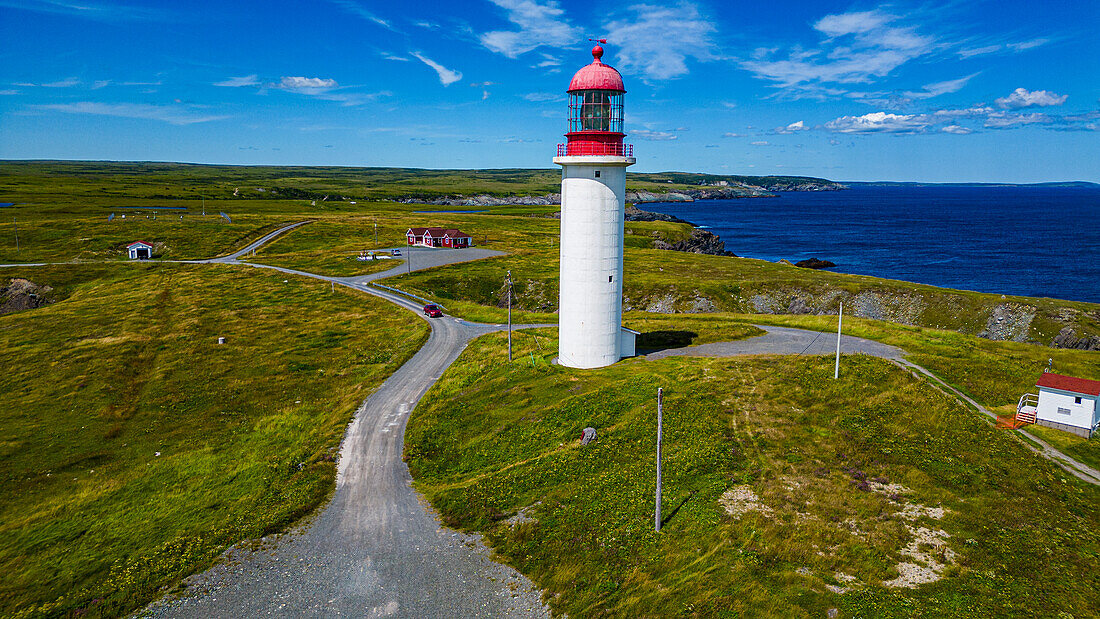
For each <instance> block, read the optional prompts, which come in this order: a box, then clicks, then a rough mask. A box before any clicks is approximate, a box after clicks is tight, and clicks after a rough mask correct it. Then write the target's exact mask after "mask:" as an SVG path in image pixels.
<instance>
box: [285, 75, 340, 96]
mask: <svg viewBox="0 0 1100 619" xmlns="http://www.w3.org/2000/svg"><path fill="white" fill-rule="evenodd" d="M339 85H340V84H338V83H337V82H336V80H334V79H330V78H320V77H298V76H290V77H284V78H283V79H281V80H279V83H278V84H276V85H275V87H276V88H282V89H283V90H293V91H296V92H305V93H306V94H310V91H316V90H331V89H333V88H336V87H337V86H339Z"/></svg>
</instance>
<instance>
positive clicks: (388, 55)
mask: <svg viewBox="0 0 1100 619" xmlns="http://www.w3.org/2000/svg"><path fill="white" fill-rule="evenodd" d="M382 57H383V58H385V59H386V60H394V61H397V62H409V59H408V58H406V57H404V56H398V55H397V54H391V53H389V52H382Z"/></svg>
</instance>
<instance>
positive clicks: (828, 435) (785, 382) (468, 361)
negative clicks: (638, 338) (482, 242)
mask: <svg viewBox="0 0 1100 619" xmlns="http://www.w3.org/2000/svg"><path fill="white" fill-rule="evenodd" d="M540 335H541V337H540V338H539V339H540V340H541V348H540V347H538V346H537V345H536V343H535V338H534V337H531V336H530V335H526V334H525V335H524V336H520V337H519V338H517V340H516V346H517V354H516V359H517V361H516V362H514V363H511V364H509V363H507V361H506V359H505V355H506V352H505V343H504V339H503V336H501V335H499V334H494V335H489V336H484V337H483V338H481V339H479V340H478V341H476V342H475V343H474V344H472V345H471V346H470V347H469V348H468V349H467V350H466V351H465V352H464V353H463V355H462V357H461V358H460V359H459V360H458V361H457V362H456V363H455V364H454V365H453V366H452V367H451V368H450V369H449V370H448V372H447V373H446V374H445V375H444V376H443V378H442V379H441V380H440V381H439V382H438V383H437V384H436V386H435V387H433V388H432V390H431V391H430V392H429V394H428V397H426V398H425V399H424V400H423V401H422V403H421V404H420V406H418V407H417V409H416V411H415V412H414V413H413V416H412V418H411V420H410V423H409V428H408V430H407V434H406V450H405V458H406V461H407V462H408V464H409V468H410V470H411V471H412V473H413V476H414V478H415V479H416V482H415V483H416V487H417V489H419V490H420V491H421V492H423V493H424V494H425V495H426V496H427V497H428V498H429V499H430V500H431V501H432V504H433V505H434V506H435V507H436V508H437V509H438V510H439V511H440V513H441V514H442V517H443V519H444V521H445V522H446V523H447V524H449V525H451V526H454V527H458V528H461V529H467V530H476V531H481V532H483V533H485V535H486V538H487V539H488V540H489V542H490V543H491V545H492V546H493V548H494V549H495V551H496V553H497V556H498V557H499V558H500V559H501V560H503V561H506V562H507V563H509V564H510V565H513V566H515V567H516V568H517V569H519V570H520V571H522V572H523V573H525V574H527V575H528V576H530V577H531V578H532V579H534V581H535V582H536V584H538V585H539V586H540V587H542V588H543V589H544V590H545V591H546V596H547V600H548V602H549V604H550V606H551V608H552V609H553V610H554V611H555V613H561V614H567V615H569V616H573V617H594V616H614V617H668V616H685V617H737V616H751V617H822V616H826V614H827V612H828V611H829V610H830V609H838V611H839V613H840V615H839V616H842V617H914V616H915V617H979V616H980V617H1011V616H1045V617H1054V616H1059V617H1084V616H1092V611H1090V610H1088V609H1095V608H1097V607H1098V606H1100V575H1098V574H1097V573H1096V571H1095V570H1094V569H1093V567H1094V566H1095V565H1096V563H1097V560H1098V558H1100V532H1098V531H1100V529H1098V525H1100V489H1098V488H1097V487H1095V486H1092V485H1088V484H1084V483H1080V482H1077V481H1076V480H1075V478H1073V477H1071V476H1069V475H1068V474H1066V473H1064V472H1063V471H1062V470H1061V469H1059V468H1057V467H1056V466H1055V465H1053V464H1051V463H1050V462H1048V461H1046V460H1043V459H1040V458H1038V457H1036V456H1034V455H1033V454H1032V453H1031V452H1029V451H1027V450H1026V449H1025V448H1024V446H1023V445H1022V444H1021V443H1020V442H1019V441H1018V440H1017V439H1016V438H1015V437H1013V436H1012V434H1010V433H1008V432H1005V431H1003V430H995V429H993V428H992V427H991V426H990V424H989V423H987V422H986V421H985V420H984V419H983V418H981V417H980V416H979V415H977V414H976V413H975V412H973V411H971V410H968V409H967V408H964V407H963V406H961V405H960V404H959V403H958V402H957V401H955V400H954V399H951V398H948V397H946V396H945V395H944V394H943V393H941V392H939V391H938V390H936V389H934V388H933V387H931V386H930V385H928V384H927V383H926V382H924V381H923V380H921V379H918V378H916V377H915V376H913V375H912V374H910V373H909V372H907V371H905V370H903V369H900V368H899V367H897V366H895V365H892V364H890V363H889V362H886V361H883V360H879V359H874V358H871V357H865V356H850V357H845V359H844V361H843V362H842V371H841V378H840V380H838V381H834V380H833V379H832V372H833V360H832V358H830V357H797V358H779V357H768V356H765V357H745V358H735V359H697V358H684V357H681V358H675V357H674V358H666V359H662V360H660V361H647V360H645V359H632V360H627V361H624V362H621V363H619V364H616V365H615V366H612V367H609V368H604V369H600V370H573V369H569V368H562V367H559V366H555V365H552V364H551V363H550V359H551V358H552V357H553V355H554V354H555V351H554V349H555V346H554V345H553V343H552V338H553V332H552V331H546V332H543V333H541V334H540ZM548 340H549V341H548ZM978 347H979V348H980V346H978ZM658 387H663V389H664V394H665V398H664V440H663V443H664V450H663V451H664V466H663V473H664V475H663V490H664V493H663V494H664V500H663V516H664V518H663V520H664V524H663V528H662V530H661V532H660V533H656V532H655V531H654V492H655V479H654V475H655V470H656V454H655V437H656V392H657V388H658ZM589 426H591V427H593V428H595V429H596V431H597V435H598V440H597V441H596V442H595V443H592V444H590V445H588V446H581V444H580V441H579V438H580V435H581V430H582V429H584V428H585V427H589ZM913 566H923V567H926V568H927V566H932V567H931V568H930V569H931V570H932V572H933V576H934V578H929V579H928V580H929V582H926V583H924V584H920V585H919V586H917V587H913V588H909V587H906V586H901V585H898V584H897V581H896V579H898V578H899V577H901V576H902V575H903V574H910V575H911V574H912V572H913Z"/></svg>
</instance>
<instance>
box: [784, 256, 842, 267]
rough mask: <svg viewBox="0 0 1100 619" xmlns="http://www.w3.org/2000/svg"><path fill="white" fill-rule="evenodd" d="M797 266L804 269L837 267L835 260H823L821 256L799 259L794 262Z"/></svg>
mask: <svg viewBox="0 0 1100 619" xmlns="http://www.w3.org/2000/svg"><path fill="white" fill-rule="evenodd" d="M794 265H795V266H796V267H802V268H804V269H827V268H829V267H835V266H836V263H835V262H830V261H828V260H822V259H820V258H807V259H806V260H799V261H798V262H796V263H794Z"/></svg>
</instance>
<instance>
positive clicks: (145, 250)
mask: <svg viewBox="0 0 1100 619" xmlns="http://www.w3.org/2000/svg"><path fill="white" fill-rule="evenodd" d="M126 251H127V252H128V253H129V255H130V260H148V259H149V258H152V257H153V246H152V245H150V244H149V243H146V242H145V241H134V242H133V243H130V244H129V245H127V246H126Z"/></svg>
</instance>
